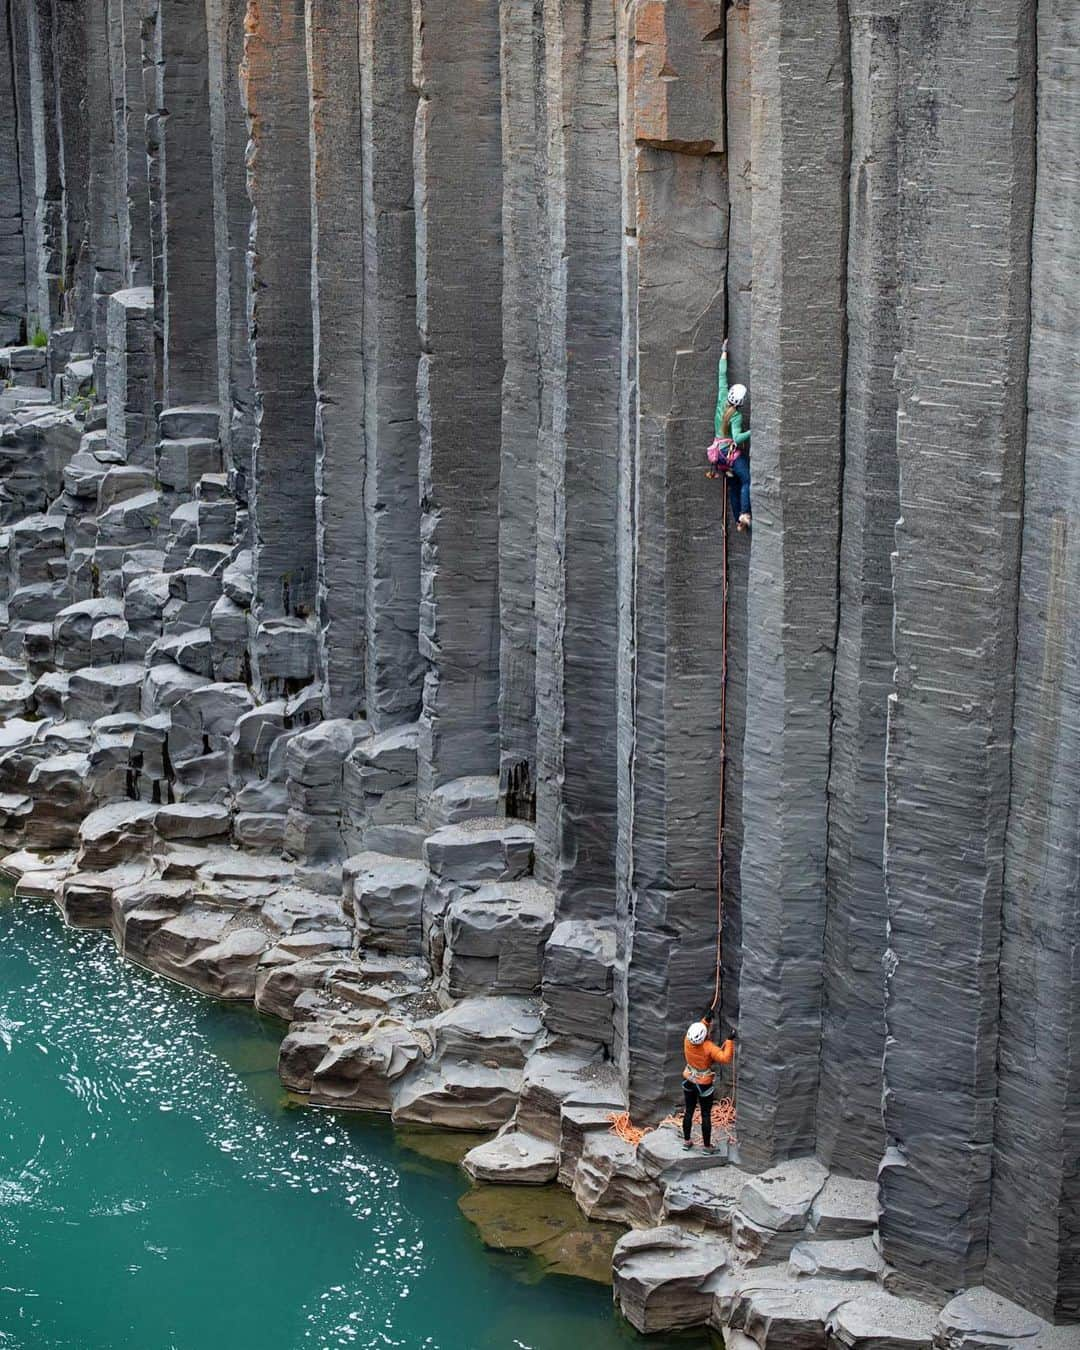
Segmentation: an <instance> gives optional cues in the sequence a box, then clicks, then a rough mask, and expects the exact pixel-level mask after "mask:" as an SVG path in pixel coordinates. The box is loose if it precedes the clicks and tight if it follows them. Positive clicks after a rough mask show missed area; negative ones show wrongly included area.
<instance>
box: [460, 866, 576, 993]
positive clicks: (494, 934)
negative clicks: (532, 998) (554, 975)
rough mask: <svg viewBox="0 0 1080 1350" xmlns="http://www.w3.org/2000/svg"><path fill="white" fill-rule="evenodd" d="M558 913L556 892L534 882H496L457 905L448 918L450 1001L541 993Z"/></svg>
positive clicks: (467, 894)
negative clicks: (546, 953) (546, 954)
mask: <svg viewBox="0 0 1080 1350" xmlns="http://www.w3.org/2000/svg"><path fill="white" fill-rule="evenodd" d="M554 913H555V897H554V895H553V894H552V892H551V891H549V890H547V889H546V888H545V887H543V886H540V885H538V884H537V883H536V882H535V881H531V880H528V881H509V882H495V883H490V884H488V885H486V886H481V887H480V888H479V889H478V890H476V891H472V892H466V893H465V894H463V895H461V896H459V897H458V898H456V899H454V900H451V901H450V903H449V905H448V906H447V909H446V913H445V916H444V919H443V931H444V939H445V951H444V956H443V975H442V989H443V991H444V993H445V994H446V996H447V997H449V998H467V997H469V996H470V995H475V994H532V993H534V992H537V991H538V990H539V987H540V978H541V963H542V961H543V954H544V946H545V944H546V942H547V939H548V937H549V936H550V934H551V930H552V926H553V923H554Z"/></svg>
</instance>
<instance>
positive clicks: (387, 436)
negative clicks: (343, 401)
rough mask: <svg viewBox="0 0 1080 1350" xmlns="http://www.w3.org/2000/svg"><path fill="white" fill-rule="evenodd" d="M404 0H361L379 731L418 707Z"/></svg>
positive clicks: (409, 29) (414, 346)
mask: <svg viewBox="0 0 1080 1350" xmlns="http://www.w3.org/2000/svg"><path fill="white" fill-rule="evenodd" d="M412 36H413V14H412V4H411V0H362V3H361V4H360V61H361V66H362V69H363V72H364V78H363V79H362V80H361V89H360V97H361V104H362V118H361V136H362V138H363V163H364V175H363V180H362V183H363V216H364V273H363V285H364V310H363V333H362V342H363V353H364V388H365V394H366V397H365V400H364V439H365V443H366V446H367V476H366V481H365V485H364V511H365V533H366V538H367V550H368V573H367V596H366V601H365V613H366V616H367V625H368V626H367V641H366V644H365V655H366V661H367V670H366V678H365V686H366V692H367V715H368V718H369V720H370V721H371V724H372V726H373V727H374V729H375V730H376V731H385V730H387V729H388V728H389V727H391V726H396V725H398V724H400V723H406V722H412V721H414V720H415V718H416V717H417V716H418V714H419V712H420V699H421V688H422V685H423V680H424V662H423V661H422V660H421V657H420V650H419V646H418V637H417V630H418V624H419V614H420V549H421V537H420V493H419V463H418V458H417V435H418V430H419V427H418V423H417V412H416V398H417V363H418V360H419V351H420V343H419V337H418V334H417V327H416V303H415V301H414V298H413V297H414V296H415V295H416V213H415V208H414V180H413V172H412V168H413V160H412V152H413V135H414V124H415V121H416V105H417V92H416V86H415V84H414V82H413V75H412Z"/></svg>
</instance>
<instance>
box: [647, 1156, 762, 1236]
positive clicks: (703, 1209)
mask: <svg viewBox="0 0 1080 1350" xmlns="http://www.w3.org/2000/svg"><path fill="white" fill-rule="evenodd" d="M747 1180H748V1178H747V1174H746V1173H745V1172H742V1171H740V1170H739V1168H737V1167H731V1166H728V1167H707V1168H699V1169H695V1170H693V1171H685V1172H682V1173H681V1174H677V1175H676V1176H674V1177H673V1178H672V1179H671V1180H670V1181H665V1182H664V1186H663V1190H664V1218H665V1219H671V1220H672V1221H674V1222H678V1223H684V1224H689V1225H691V1226H700V1227H703V1228H715V1229H716V1230H717V1231H718V1232H720V1233H724V1234H730V1232H731V1219H732V1215H733V1213H734V1211H735V1206H736V1204H737V1203H738V1199H739V1195H740V1194H741V1193H742V1188H743V1186H744V1185H745V1184H746V1181H747Z"/></svg>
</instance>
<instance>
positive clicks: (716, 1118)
mask: <svg viewBox="0 0 1080 1350" xmlns="http://www.w3.org/2000/svg"><path fill="white" fill-rule="evenodd" d="M726 357H727V343H726V342H725V343H724V361H723V362H722V364H721V374H720V381H721V386H720V387H721V393H720V398H719V399H718V401H717V408H718V413H717V416H718V418H719V407H720V404H721V403H722V402H723V401H724V399H725V395H726V392H727V391H726V383H727V381H726V378H725V373H726V372H725V366H726ZM740 401H741V400H740ZM714 445H715V442H714ZM712 448H713V447H710V453H709V462H710V464H713V463H716V461H715V460H714V459H713V457H712V453H711V452H712ZM707 476H708V477H710V478H713V477H721V478H722V477H723V475H718V474H715V473H714V472H713V471H712V470H710V471H708V474H707ZM723 491H724V500H723V507H722V510H723V521H724V526H723V530H722V532H721V534H722V544H721V551H722V562H721V600H720V630H721V648H720V775H719V776H720V800H719V805H718V807H717V821H716V967H715V980H714V983H713V997H712V1003H711V1004H710V1007H709V1011H710V1012H711V1013H713V1014H715V1013H716V1012H717V1011H718V1009H719V1007H720V991H721V985H722V982H723V965H724V826H725V819H724V799H725V794H726V787H727V683H728V603H729V596H730V583H729V577H728V530H729V528H730V520H729V512H728V500H727V484H726V482H725V483H724V489H723ZM737 1081H738V1052H737V1051H736V1054H735V1057H734V1058H733V1059H732V1061H731V1096H730V1097H725V1098H723V1099H722V1100H721V1101H718V1102H716V1103H714V1105H713V1108H712V1124H713V1129H714V1130H719V1131H720V1132H721V1133H723V1134H724V1135H726V1136H727V1138H728V1139H729V1140H730V1141H731V1142H732V1143H734V1142H735V1109H736V1094H737ZM680 1121H681V1116H680V1115H679V1113H678V1112H677V1111H676V1112H673V1113H672V1114H671V1115H670V1116H665V1118H664V1119H663V1120H662V1121H661V1122H660V1124H661V1125H677V1124H679V1123H680ZM611 1125H612V1130H613V1132H614V1133H615V1134H617V1135H618V1136H619V1138H620V1139H625V1140H626V1142H627V1143H629V1144H635V1145H636V1144H639V1143H640V1142H641V1140H642V1139H644V1138H645V1136H646V1135H647V1134H650V1133H651V1127H649V1126H638V1125H635V1124H634V1122H633V1121H632V1120H631V1119H630V1115H629V1113H628V1112H625V1111H620V1112H613V1113H612V1116H611Z"/></svg>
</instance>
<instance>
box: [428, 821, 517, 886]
mask: <svg viewBox="0 0 1080 1350" xmlns="http://www.w3.org/2000/svg"><path fill="white" fill-rule="evenodd" d="M534 842H535V832H534V830H533V829H532V827H531V826H529V825H525V824H523V823H522V822H520V821H513V820H468V821H465V822H463V823H462V824H460V825H445V826H443V828H442V829H440V830H436V831H435V833H434V834H431V835H429V836H428V838H427V839H426V840H425V841H424V861H425V862H426V863H427V865H428V867H429V868H430V869H431V872H432V874H433V875H434V876H436V877H438V878H439V879H440V880H442V881H456V882H461V883H463V884H465V885H474V886H478V885H480V884H481V883H483V882H485V881H517V880H519V879H520V878H521V877H524V876H527V875H528V874H529V873H530V872H531V871H532V858H533V845H534Z"/></svg>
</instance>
